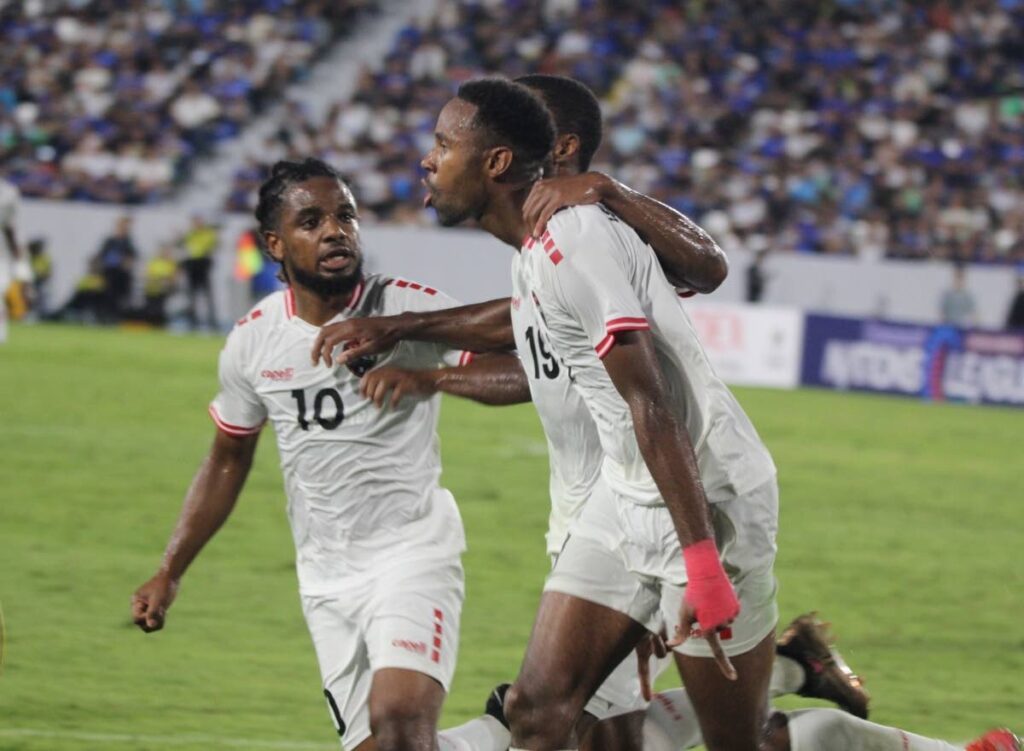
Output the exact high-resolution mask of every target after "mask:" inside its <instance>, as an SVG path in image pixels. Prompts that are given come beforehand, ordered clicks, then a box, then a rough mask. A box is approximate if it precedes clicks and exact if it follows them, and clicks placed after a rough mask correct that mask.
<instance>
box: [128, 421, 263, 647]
mask: <svg viewBox="0 0 1024 751" xmlns="http://www.w3.org/2000/svg"><path fill="white" fill-rule="evenodd" d="M258 439H259V434H256V435H248V436H242V437H235V436H230V435H228V434H227V433H225V432H223V431H221V430H218V431H217V434H216V435H215V436H214V439H213V446H211V447H210V452H209V454H207V456H206V459H205V460H203V463H202V464H201V465H200V467H199V471H198V472H197V473H196V476H195V479H193V480H192V485H191V486H190V487H189V489H188V492H187V493H186V494H185V505H184V507H183V508H182V510H181V514H180V516H179V517H178V523H177V525H175V527H174V532H172V533H171V539H170V541H169V542H168V543H167V549H166V550H165V551H164V557H163V560H162V561H161V563H160V568H159V570H157V572H156V574H154V575H153V577H152V578H151V579H150V580H149V581H147V582H146V583H145V584H143V585H142V586H141V587H139V588H138V589H137V590H136V591H135V594H134V595H133V596H132V620H133V621H134V622H135V625H137V626H138V627H139V628H141V629H142V630H143V631H145V632H147V633H148V632H150V631H159V630H160V629H161V628H163V625H164V618H165V616H166V613H167V609H168V608H169V607H170V606H171V603H172V602H174V597H175V595H176V594H177V591H178V582H179V581H180V580H181V577H182V575H183V574H184V573H185V570H186V569H187V568H188V566H189V564H190V563H192V560H193V559H194V558H195V557H196V555H198V554H199V551H200V550H202V548H203V546H204V545H205V544H206V543H207V541H208V540H209V539H210V538H211V537H213V534H214V533H215V532H216V531H217V530H218V529H220V526H221V525H222V524H223V523H224V520H225V519H227V518H228V515H229V514H230V513H231V510H232V509H233V508H234V506H235V502H236V501H237V500H238V495H239V493H241V491H242V486H243V485H244V484H245V478H246V477H248V475H249V468H250V467H251V466H252V459H253V455H254V454H255V452H256V442H257V440H258Z"/></svg>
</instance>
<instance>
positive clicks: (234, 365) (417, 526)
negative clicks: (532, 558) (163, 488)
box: [132, 159, 466, 751]
mask: <svg viewBox="0 0 1024 751" xmlns="http://www.w3.org/2000/svg"><path fill="white" fill-rule="evenodd" d="M257 218H258V219H259V221H260V226H261V230H262V232H263V236H264V239H265V240H266V245H267V247H268V251H269V253H270V254H271V255H272V256H273V257H274V259H275V260H277V261H279V262H280V263H281V264H282V268H283V270H284V274H285V276H286V277H287V280H288V282H289V284H290V286H289V288H288V289H286V290H285V291H283V292H279V293H276V294H273V295H270V296H269V297H267V298H265V299H264V300H262V301H261V302H260V303H259V304H258V305H256V306H255V307H254V308H253V309H252V310H251V311H250V312H249V314H248V315H246V316H245V317H244V318H243V319H242V320H240V321H239V322H238V324H237V325H236V326H235V328H234V330H233V331H232V332H231V334H230V335H229V337H228V340H227V343H226V345H225V347H224V350H223V352H222V353H221V357H220V383H221V386H220V391H219V393H218V394H217V396H216V398H215V399H214V400H213V402H212V403H211V405H210V408H209V411H210V415H211V416H212V418H213V421H214V423H215V424H216V433H215V436H214V441H213V446H212V448H211V449H210V453H209V455H208V456H207V458H206V460H205V461H204V462H203V464H202V466H201V467H200V469H199V472H198V474H197V475H196V478H195V480H194V481H193V483H192V487H191V488H190V489H189V491H188V494H187V496H186V499H185V504H184V508H183V510H182V512H181V515H180V518H179V520H178V523H177V526H176V528H175V530H174V532H173V533H172V535H171V538H170V542H169V543H168V545H167V549H166V552H165V553H164V556H163V560H162V562H161V565H160V568H159V570H158V571H157V573H156V574H155V575H154V576H153V577H152V578H151V579H150V580H149V581H147V582H146V583H145V584H143V585H142V586H141V587H140V588H139V589H138V590H137V591H136V593H135V595H134V597H133V602H132V609H133V618H134V621H135V623H137V624H138V625H139V626H140V627H141V628H142V629H143V630H144V631H147V632H148V631H155V630H158V629H160V628H161V627H162V626H163V624H164V619H165V613H166V611H167V609H168V608H169V607H170V605H171V603H172V602H173V600H174V597H175V594H176V592H177V589H178V583H179V581H180V579H181V576H182V575H183V574H184V573H185V570H186V569H187V568H188V566H189V564H190V563H191V561H192V560H193V559H194V558H195V556H196V555H197V554H198V553H199V551H200V550H201V549H202V547H203V546H204V545H205V544H206V542H207V541H208V540H209V539H210V537H211V536H212V535H213V534H214V533H215V532H216V530H217V529H218V528H219V527H220V525H221V524H222V523H223V522H224V521H225V520H226V518H227V517H228V515H229V514H230V512H231V509H232V508H233V506H234V504H235V501H236V500H237V498H238V495H239V493H240V492H241V489H242V486H243V484H244V482H245V478H246V476H247V474H248V472H249V468H250V466H251V463H252V459H253V454H254V452H255V449H256V442H257V439H258V436H259V433H260V431H261V429H262V427H263V425H264V423H265V422H267V421H270V422H271V423H272V424H273V426H274V432H275V434H276V436H277V443H278V449H279V452H280V456H281V469H282V472H283V474H284V481H285V491H286V495H287V498H288V505H287V509H288V517H289V521H290V524H291V528H292V534H293V537H294V540H295V547H296V553H297V555H296V568H297V573H298V579H299V590H300V594H301V600H302V608H303V612H304V615H305V617H306V621H307V624H308V626H309V630H310V634H311V635H312V638H313V644H314V646H315V649H316V653H317V657H318V660H319V663H320V669H321V673H322V676H323V684H324V694H325V696H326V698H327V702H328V705H329V708H330V711H331V714H332V716H333V719H334V722H335V725H336V727H337V730H338V733H339V735H341V738H342V743H343V745H344V746H345V747H346V748H347V749H349V750H350V751H352V750H354V749H356V750H358V751H370V750H372V749H424V751H428V750H430V749H435V748H437V739H436V725H437V718H438V715H439V713H440V709H441V704H442V701H443V699H444V696H445V693H446V692H447V690H448V687H449V684H450V681H451V678H452V674H453V671H454V668H455V658H456V650H457V646H458V632H459V616H460V611H461V606H462V600H463V572H462V564H461V553H462V551H463V549H464V547H465V540H464V535H463V529H462V522H461V519H460V517H459V513H458V510H457V509H456V506H455V501H454V499H453V498H452V496H451V494H450V493H449V492H448V491H447V490H445V489H444V488H442V487H441V486H440V485H439V477H440V472H441V467H440V456H439V448H438V442H437V436H436V429H437V420H438V408H439V404H438V402H439V398H435V399H427V400H422V401H417V402H416V403H411V402H410V403H408V404H402V405H400V406H397V407H396V408H395V409H392V410H387V411H382V410H379V409H377V408H376V407H375V406H374V404H373V402H372V400H371V399H370V398H368V397H367V396H366V395H365V394H364V393H363V391H362V390H361V387H360V378H361V376H362V375H363V373H364V371H365V368H367V367H369V366H370V364H371V363H369V362H359V363H356V364H350V365H349V367H342V366H338V367H335V368H332V369H326V368H323V367H319V366H317V367H315V366H313V365H312V364H311V363H310V358H309V351H310V347H311V346H312V343H313V341H314V339H315V338H316V336H317V334H318V332H319V327H320V326H321V325H323V324H324V323H327V322H328V321H337V320H344V319H346V318H350V317H355V316H366V315H382V314H383V315H387V314H397V313H401V312H403V311H415V310H432V309H437V308H446V307H450V306H451V305H452V304H453V300H452V299H451V298H449V297H447V296H445V295H443V294H441V293H440V292H438V291H437V290H435V289H432V288H430V287H425V286H423V285H420V284H417V283H413V282H407V281H404V280H396V279H388V278H384V277H381V276H377V275H368V276H364V275H363V273H362V270H361V266H362V251H361V248H360V243H359V224H358V217H357V210H356V205H355V201H354V199H353V198H352V194H351V193H350V191H349V189H348V188H347V187H346V186H345V184H344V183H343V182H342V181H341V179H340V178H339V177H338V175H337V173H335V172H334V170H333V169H331V168H330V167H329V166H327V165H326V164H324V163H323V162H320V161H318V160H312V159H310V160H306V161H305V162H301V163H300V162H281V163H278V164H277V165H275V167H274V170H273V174H272V175H271V177H270V179H269V180H268V181H267V182H266V183H264V185H263V186H262V188H261V190H260V202H259V206H258V208H257ZM465 358H466V355H465V354H464V353H459V352H452V351H450V350H447V349H446V348H444V347H440V346H437V345H433V344H425V343H415V342H408V343H403V344H401V345H399V346H397V347H395V348H394V349H393V350H392V351H391V352H389V353H388V354H387V355H386V356H383V357H382V358H381V359H380V362H381V364H393V365H396V366H403V367H413V368H431V367H435V368H436V367H441V366H443V365H446V364H447V365H454V364H457V363H459V362H460V361H462V362H465ZM442 747H444V746H442Z"/></svg>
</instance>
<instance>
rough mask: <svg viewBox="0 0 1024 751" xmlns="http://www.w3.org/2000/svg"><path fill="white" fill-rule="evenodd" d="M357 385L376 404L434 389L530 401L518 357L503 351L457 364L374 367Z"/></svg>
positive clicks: (487, 400) (488, 399)
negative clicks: (419, 367)
mask: <svg viewBox="0 0 1024 751" xmlns="http://www.w3.org/2000/svg"><path fill="white" fill-rule="evenodd" d="M359 387H360V389H361V390H362V393H363V395H364V396H365V397H366V398H367V399H370V400H372V401H373V403H374V404H376V405H377V406H378V407H383V406H384V405H385V404H388V405H390V406H392V407H394V406H397V404H398V403H399V402H400V401H401V400H402V398H403V397H406V396H409V397H414V398H420V399H424V398H428V397H431V396H433V395H434V394H437V393H442V394H451V395H453V396H460V397H462V398H464V399H471V400H473V401H475V402H479V403H480V404H487V405H489V406H504V405H508V404H522V403H524V402H528V401H530V385H529V382H528V381H527V377H526V371H525V370H523V366H522V364H521V363H520V362H519V358H518V357H516V356H515V355H512V354H508V353H503V352H494V353H490V354H484V355H480V356H478V357H476V358H474V360H473V361H472V362H471V363H469V364H468V365H462V366H460V367H456V368H439V369H436V370H407V369H404V368H390V367H382V368H374V369H373V370H371V371H370V372H369V373H367V374H366V375H365V376H363V379H362V381H361V382H360V384H359Z"/></svg>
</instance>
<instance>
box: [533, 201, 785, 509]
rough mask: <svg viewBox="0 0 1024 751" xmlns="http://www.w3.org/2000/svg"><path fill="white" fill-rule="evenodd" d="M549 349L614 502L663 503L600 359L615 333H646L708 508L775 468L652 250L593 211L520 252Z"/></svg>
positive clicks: (564, 219)
mask: <svg viewBox="0 0 1024 751" xmlns="http://www.w3.org/2000/svg"><path fill="white" fill-rule="evenodd" d="M520 256H521V257H522V259H521V262H520V263H521V265H522V269H523V276H524V279H525V280H526V283H527V285H528V286H529V290H530V293H531V294H532V295H534V296H535V297H534V301H535V302H536V304H537V307H538V312H539V315H540V318H541V319H542V321H543V326H544V331H545V333H546V335H547V337H548V342H549V343H550V344H551V346H552V347H553V348H554V350H555V351H556V352H557V353H558V355H559V356H560V358H561V360H562V362H563V364H565V365H566V366H568V367H569V368H571V371H572V374H573V380H574V383H575V384H576V386H577V387H578V388H579V389H580V393H581V394H582V395H583V398H584V401H585V402H586V404H587V406H588V407H589V409H590V414H591V415H592V416H593V418H594V421H595V422H596V423H597V428H598V431H599V433H600V436H601V445H602V447H603V449H604V453H605V458H604V464H603V467H602V475H603V477H604V478H605V479H606V480H607V482H608V483H609V486H610V487H611V488H612V489H613V490H614V491H616V493H618V494H619V495H621V496H623V497H625V498H627V499H628V500H630V501H632V502H634V503H639V504H642V505H657V504H661V503H663V500H662V499H661V495H660V493H659V492H658V489H657V486H656V485H655V483H654V479H653V478H652V477H651V474H650V472H649V471H648V469H647V465H646V464H645V462H644V460H643V457H642V456H641V454H640V449H639V446H638V444H637V441H636V435H635V433H634V431H633V421H632V417H631V415H630V411H629V407H628V406H627V405H626V403H625V401H624V400H623V399H622V397H621V396H620V395H619V393H618V391H617V390H616V389H615V386H614V384H613V383H612V381H611V379H610V377H609V376H608V373H607V371H605V369H604V366H603V364H602V363H601V358H602V357H604V355H606V354H607V353H608V352H609V351H610V350H611V348H612V347H613V346H614V344H615V334H616V333H617V332H622V331H630V330H634V331H635V330H643V329H650V330H651V332H652V334H653V336H654V341H655V347H656V350H657V356H658V361H659V363H660V365H661V367H662V369H663V372H664V374H665V376H666V378H667V381H668V384H669V389H670V399H671V404H669V405H666V407H669V408H672V409H674V410H675V412H676V414H677V415H679V416H680V417H681V418H682V421H683V425H684V427H685V428H686V431H687V432H688V433H689V435H690V440H691V441H692V443H693V448H694V451H695V453H696V456H697V465H698V468H699V470H700V476H701V480H702V482H703V484H704V489H705V492H706V493H707V498H708V500H709V501H710V502H712V503H715V502H720V501H727V500H732V499H734V498H737V497H739V496H742V495H743V494H745V493H747V492H748V491H751V490H753V489H754V488H756V487H757V486H759V485H761V484H762V483H764V482H766V481H768V480H770V479H771V478H772V477H773V476H774V475H775V465H774V464H773V463H772V459H771V456H770V455H769V453H768V450H767V449H766V448H765V446H764V444H763V443H762V442H761V440H760V438H759V437H758V435H757V431H755V430H754V426H753V425H752V424H751V423H750V420H749V419H748V418H747V416H746V414H745V413H744V412H743V410H742V408H741V407H740V405H739V403H738V402H737V401H736V399H735V397H733V395H732V393H731V392H730V391H729V389H728V388H727V387H726V386H725V384H724V383H722V381H721V380H720V379H719V378H718V376H717V375H716V374H715V372H714V370H713V369H712V367H711V364H710V363H709V362H708V358H707V355H705V353H704V350H703V348H702V347H701V345H700V342H699V341H698V338H697V334H696V332H695V330H694V328H693V325H692V324H691V323H690V320H689V318H688V317H687V315H686V313H685V311H684V310H683V306H682V303H681V300H680V296H679V294H678V293H677V291H676V290H675V288H674V287H673V286H672V285H671V284H670V283H669V282H668V280H667V279H666V278H665V274H664V272H663V271H662V269H661V266H660V265H659V264H658V260H657V258H656V257H655V255H654V251H652V250H651V248H650V247H649V246H648V245H647V244H646V243H644V242H643V241H642V240H641V239H640V237H639V236H638V235H637V234H636V232H635V231H634V230H633V229H632V228H631V227H629V226H628V225H627V224H625V223H624V222H622V221H621V220H620V219H619V218H618V217H616V216H615V215H614V214H612V213H611V212H609V211H607V210H606V209H605V208H604V207H602V206H600V205H592V206H578V207H574V208H570V209H565V210H563V211H560V212H558V213H557V214H555V216H554V217H553V218H552V219H551V221H549V222H548V228H547V232H546V233H545V235H544V236H543V237H542V238H541V239H540V240H539V241H537V242H533V241H531V240H528V241H527V243H526V244H525V245H524V246H523V248H522V249H521V250H520Z"/></svg>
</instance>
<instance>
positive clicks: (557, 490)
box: [512, 253, 604, 554]
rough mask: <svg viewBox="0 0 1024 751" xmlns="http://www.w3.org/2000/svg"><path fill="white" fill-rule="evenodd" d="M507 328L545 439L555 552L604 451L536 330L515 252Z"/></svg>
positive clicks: (550, 535) (566, 377) (560, 366)
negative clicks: (508, 327) (509, 317)
mask: <svg viewBox="0 0 1024 751" xmlns="http://www.w3.org/2000/svg"><path fill="white" fill-rule="evenodd" d="M512 327H513V330H514V331H515V337H516V349H517V350H518V351H519V356H520V359H521V360H522V364H523V369H524V370H525V371H526V378H527V380H528V381H529V384H530V396H531V398H532V399H533V403H534V404H535V405H536V406H537V413H538V415H539V416H540V421H541V425H542V426H543V428H544V435H545V437H546V438H547V442H548V464H549V466H550V472H551V478H550V493H551V514H550V516H549V518H548V533H547V538H546V539H547V552H548V553H551V554H558V553H559V552H560V551H561V550H562V546H563V545H564V544H565V540H566V537H568V535H569V524H570V523H571V522H572V521H573V520H574V519H575V518H576V517H577V516H579V513H580V511H581V510H582V508H583V504H584V503H586V501H587V499H588V498H589V497H590V493H591V490H592V489H593V487H594V483H596V482H597V479H598V477H599V476H600V473H601V461H602V459H603V457H604V452H603V451H602V450H601V440H600V436H599V435H598V432H597V426H596V425H595V424H594V420H593V419H592V418H591V417H590V412H589V411H587V405H586V404H584V403H583V398H582V397H581V396H580V394H579V392H578V391H577V390H576V389H575V388H573V385H572V379H571V378H570V375H569V371H568V369H567V368H566V367H565V366H564V365H563V364H562V363H561V362H560V361H559V359H558V358H557V357H556V356H555V355H554V353H553V351H552V350H551V348H550V346H549V345H548V344H547V342H546V341H545V339H544V336H543V334H542V333H541V325H540V322H539V320H538V317H537V312H536V308H535V306H534V303H533V298H532V297H531V295H530V293H529V291H528V290H527V288H526V286H525V280H524V278H523V275H522V269H521V264H520V257H519V254H518V253H517V254H516V256H515V257H514V258H513V261H512Z"/></svg>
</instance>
